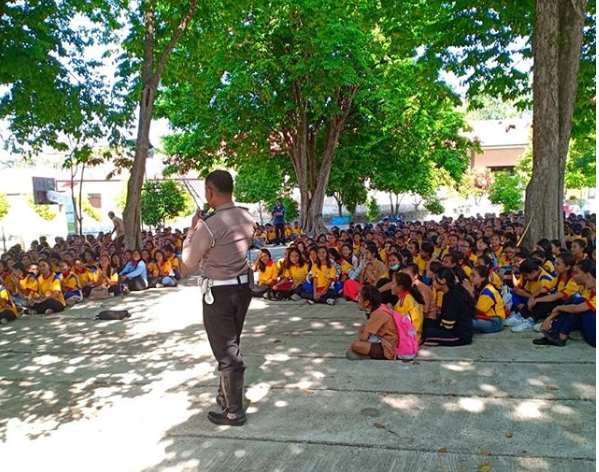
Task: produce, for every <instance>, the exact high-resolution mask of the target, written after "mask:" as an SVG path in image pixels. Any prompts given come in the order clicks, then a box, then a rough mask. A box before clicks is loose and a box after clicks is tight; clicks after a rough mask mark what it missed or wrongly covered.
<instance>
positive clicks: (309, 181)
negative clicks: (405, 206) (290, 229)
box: [288, 81, 358, 234]
mask: <svg viewBox="0 0 599 472" xmlns="http://www.w3.org/2000/svg"><path fill="white" fill-rule="evenodd" d="M357 91H358V87H357V86H350V87H348V88H347V90H345V93H343V92H344V91H342V90H341V88H339V89H338V90H337V92H336V95H335V100H336V101H337V104H338V106H339V113H338V114H337V115H335V116H333V117H331V118H330V120H329V122H328V124H327V135H326V138H325V140H324V149H323V150H322V152H321V153H320V154H321V156H322V159H321V160H320V163H319V162H318V159H317V156H318V155H319V152H318V149H317V143H318V133H319V132H320V130H321V128H322V126H321V125H312V126H310V123H309V122H308V117H307V104H306V102H305V101H304V99H303V97H302V89H301V84H300V83H299V82H297V81H296V82H295V83H294V87H293V93H294V98H295V101H296V105H297V107H298V110H297V111H296V113H295V116H294V118H295V121H296V131H295V133H293V136H292V138H291V139H290V140H289V143H288V147H289V149H290V155H291V161H292V163H293V168H294V170H295V174H296V177H297V182H298V186H299V189H300V198H301V202H300V206H301V212H302V217H301V221H302V229H303V230H304V231H305V232H306V233H308V234H318V233H323V232H326V226H325V224H324V222H323V218H322V209H323V206H324V198H325V196H326V191H327V186H328V183H329V177H330V175H331V166H332V164H333V159H334V157H335V151H336V149H337V145H338V144H339V137H340V136H341V132H342V130H343V127H344V125H345V122H346V121H347V117H348V116H349V113H350V111H351V107H352V103H353V99H354V97H355V95H356V92H357Z"/></svg>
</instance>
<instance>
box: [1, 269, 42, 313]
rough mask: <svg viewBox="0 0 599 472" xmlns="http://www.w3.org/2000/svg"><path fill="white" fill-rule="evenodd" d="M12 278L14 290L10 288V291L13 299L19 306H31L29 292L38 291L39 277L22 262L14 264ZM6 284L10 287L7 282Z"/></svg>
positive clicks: (11, 284)
mask: <svg viewBox="0 0 599 472" xmlns="http://www.w3.org/2000/svg"><path fill="white" fill-rule="evenodd" d="M10 278H11V283H10V286H11V287H12V288H13V290H12V291H10V290H9V293H10V296H11V298H12V301H13V302H14V303H15V305H17V307H22V308H27V307H28V306H29V293H30V292H35V293H37V279H36V278H35V277H33V276H32V275H31V274H29V273H28V272H27V269H25V266H24V265H23V264H22V263H20V262H17V263H15V264H14V265H13V266H12V271H11V274H10ZM5 282H6V281H5ZM5 286H6V288H7V289H8V286H7V284H5Z"/></svg>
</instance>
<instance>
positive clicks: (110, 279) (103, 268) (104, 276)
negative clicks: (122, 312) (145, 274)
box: [94, 254, 149, 296]
mask: <svg viewBox="0 0 599 472" xmlns="http://www.w3.org/2000/svg"><path fill="white" fill-rule="evenodd" d="M148 271H149V269H148ZM97 287H104V288H106V289H108V293H110V294H112V296H116V295H120V294H121V293H122V291H121V285H120V284H119V274H118V272H117V270H116V269H115V268H113V267H112V264H111V261H110V257H109V256H108V255H106V254H103V255H101V256H100V267H99V268H98V274H97V277H96V281H95V282H94V288H97Z"/></svg>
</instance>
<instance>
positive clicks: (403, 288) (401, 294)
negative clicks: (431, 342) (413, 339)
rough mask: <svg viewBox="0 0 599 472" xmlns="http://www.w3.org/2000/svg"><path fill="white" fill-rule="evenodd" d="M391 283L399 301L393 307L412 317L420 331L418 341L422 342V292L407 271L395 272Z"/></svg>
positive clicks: (417, 329)
mask: <svg viewBox="0 0 599 472" xmlns="http://www.w3.org/2000/svg"><path fill="white" fill-rule="evenodd" d="M391 284H392V286H391V292H392V293H393V295H395V296H396V297H397V303H396V304H395V306H394V307H393V309H394V310H395V311H396V312H398V313H399V314H400V315H403V316H408V317H409V318H410V321H412V324H413V325H414V327H415V328H416V331H418V341H419V342H422V325H423V323H424V315H423V312H422V309H423V306H424V298H423V297H422V294H421V293H420V291H419V290H418V289H417V288H416V287H415V286H414V285H412V277H410V276H409V275H408V274H406V273H405V272H396V273H394V274H393V279H392V280H391Z"/></svg>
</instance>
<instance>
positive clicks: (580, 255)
mask: <svg viewBox="0 0 599 472" xmlns="http://www.w3.org/2000/svg"><path fill="white" fill-rule="evenodd" d="M586 246H587V243H586V241H585V240H584V239H581V238H577V239H575V240H574V241H572V245H571V246H570V247H571V248H572V254H574V259H576V262H580V261H582V260H583V259H586V257H587V253H586V252H585V248H586Z"/></svg>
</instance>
